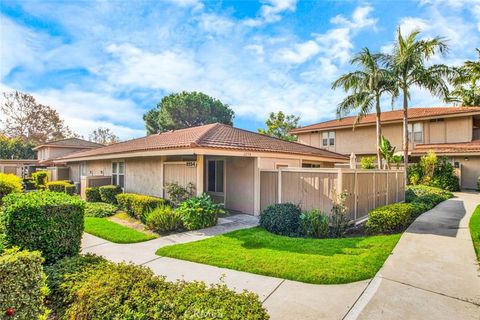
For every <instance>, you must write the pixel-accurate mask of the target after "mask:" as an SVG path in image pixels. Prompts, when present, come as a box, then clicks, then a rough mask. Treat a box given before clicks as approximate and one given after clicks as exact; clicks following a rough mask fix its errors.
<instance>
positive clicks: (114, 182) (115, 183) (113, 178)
mask: <svg viewBox="0 0 480 320" xmlns="http://www.w3.org/2000/svg"><path fill="white" fill-rule="evenodd" d="M112 184H113V185H114V186H116V185H117V175H116V174H114V175H112Z"/></svg>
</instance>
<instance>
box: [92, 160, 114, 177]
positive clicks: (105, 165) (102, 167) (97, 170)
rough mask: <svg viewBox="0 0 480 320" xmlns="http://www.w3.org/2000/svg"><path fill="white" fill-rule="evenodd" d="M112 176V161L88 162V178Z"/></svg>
mask: <svg viewBox="0 0 480 320" xmlns="http://www.w3.org/2000/svg"><path fill="white" fill-rule="evenodd" d="M111 174H112V161H110V160H94V161H87V176H110V175H111Z"/></svg>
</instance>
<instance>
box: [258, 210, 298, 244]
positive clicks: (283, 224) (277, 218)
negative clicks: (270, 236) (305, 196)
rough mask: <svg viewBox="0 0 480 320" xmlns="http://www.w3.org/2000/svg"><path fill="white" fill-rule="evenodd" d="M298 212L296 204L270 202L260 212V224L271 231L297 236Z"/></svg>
mask: <svg viewBox="0 0 480 320" xmlns="http://www.w3.org/2000/svg"><path fill="white" fill-rule="evenodd" d="M300 214H301V210H300V207H299V206H298V205H296V204H293V203H277V204H272V205H270V206H268V207H267V208H265V210H263V212H262V213H261V215H260V226H261V227H262V228H264V229H265V230H267V231H269V232H271V233H275V234H279V235H283V236H297V235H298V233H299V228H300Z"/></svg>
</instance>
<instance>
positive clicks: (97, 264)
mask: <svg viewBox="0 0 480 320" xmlns="http://www.w3.org/2000/svg"><path fill="white" fill-rule="evenodd" d="M47 274H48V281H49V285H50V288H51V294H50V296H49V299H50V300H51V306H52V309H53V312H54V314H57V315H62V318H68V319H239V320H240V319H258V320H262V319H268V318H269V316H268V314H267V313H266V311H265V309H264V308H263V307H262V304H261V302H260V301H259V299H258V296H257V295H255V294H253V293H248V292H243V293H235V292H234V291H232V290H230V289H228V288H227V287H226V286H225V285H215V286H211V287H207V286H206V285H205V284H204V283H203V282H185V281H177V282H167V281H166V280H165V278H164V277H158V276H156V275H154V274H153V272H152V271H151V270H150V269H148V268H146V267H142V266H136V265H132V264H124V263H120V264H116V263H110V262H106V261H104V260H103V259H101V258H97V257H95V256H83V257H82V256H78V257H74V258H68V259H65V260H62V261H59V262H58V263H57V264H55V265H53V266H51V267H49V268H48V269H47Z"/></svg>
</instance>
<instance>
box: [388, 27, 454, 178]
mask: <svg viewBox="0 0 480 320" xmlns="http://www.w3.org/2000/svg"><path fill="white" fill-rule="evenodd" d="M419 34H420V31H419V30H415V31H412V32H411V33H410V34H409V35H408V36H406V37H403V36H402V33H401V31H400V27H399V28H398V29H397V39H396V42H395V44H394V48H393V52H392V53H391V54H387V55H383V57H382V60H383V61H384V62H385V66H386V67H387V68H388V69H389V70H391V72H392V73H393V74H394V75H395V82H396V86H397V88H398V90H399V92H401V93H402V96H403V163H404V166H405V173H404V178H405V182H406V181H407V167H408V102H409V100H410V89H411V88H412V87H414V86H417V87H420V88H423V89H426V90H428V91H429V92H430V93H431V94H433V95H434V96H438V97H442V98H443V99H446V97H448V87H447V84H446V83H445V81H444V77H446V76H448V75H449V74H450V69H449V68H448V67H447V66H445V65H443V64H435V65H432V66H430V67H427V66H426V65H425V64H426V62H427V61H428V60H429V59H430V58H431V57H433V56H434V55H435V54H436V53H437V52H439V53H440V54H444V53H445V52H446V51H447V49H448V47H447V44H446V43H445V41H444V39H443V38H440V37H435V38H433V39H429V40H419V39H417V37H418V35H419Z"/></svg>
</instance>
